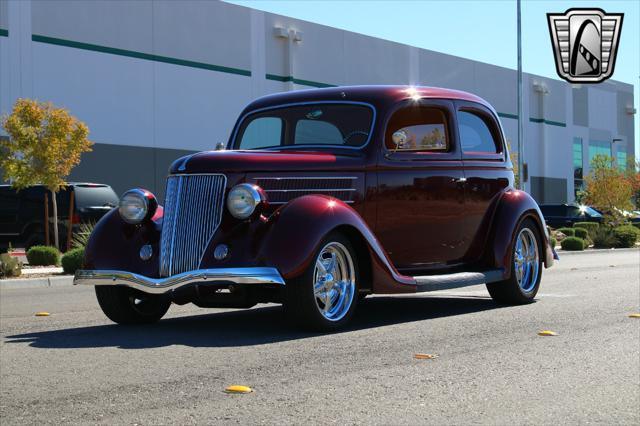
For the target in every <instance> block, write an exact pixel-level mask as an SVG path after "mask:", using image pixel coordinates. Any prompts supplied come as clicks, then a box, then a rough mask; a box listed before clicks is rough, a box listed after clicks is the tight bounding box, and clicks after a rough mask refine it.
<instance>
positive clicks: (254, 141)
mask: <svg viewBox="0 0 640 426" xmlns="http://www.w3.org/2000/svg"><path fill="white" fill-rule="evenodd" d="M281 140H282V120H281V119H280V118H277V117H260V118H256V119H255V120H253V121H251V123H249V125H248V126H247V128H246V129H244V133H243V134H242V142H241V143H240V145H241V146H242V149H258V148H268V147H273V146H280V144H281V143H280V141H281Z"/></svg>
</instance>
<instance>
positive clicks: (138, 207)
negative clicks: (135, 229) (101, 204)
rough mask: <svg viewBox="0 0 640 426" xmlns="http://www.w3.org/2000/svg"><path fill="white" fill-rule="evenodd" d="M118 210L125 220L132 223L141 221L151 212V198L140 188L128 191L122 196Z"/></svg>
mask: <svg viewBox="0 0 640 426" xmlns="http://www.w3.org/2000/svg"><path fill="white" fill-rule="evenodd" d="M118 211H119V212H120V216H121V217H122V219H123V220H124V221H125V222H127V223H131V224H137V223H140V222H142V221H143V220H144V219H145V218H146V217H147V214H148V213H149V198H148V197H147V194H145V192H144V191H142V190H140V189H132V190H130V191H127V192H125V193H124V195H123V196H122V198H120V205H119V207H118Z"/></svg>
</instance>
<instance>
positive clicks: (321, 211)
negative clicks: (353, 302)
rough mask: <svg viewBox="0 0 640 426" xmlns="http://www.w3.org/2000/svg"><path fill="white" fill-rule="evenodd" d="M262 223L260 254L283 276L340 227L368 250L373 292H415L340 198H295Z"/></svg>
mask: <svg viewBox="0 0 640 426" xmlns="http://www.w3.org/2000/svg"><path fill="white" fill-rule="evenodd" d="M266 225H267V227H268V230H267V231H266V232H265V234H264V237H263V240H262V244H261V248H260V257H261V258H262V259H263V261H264V263H265V264H267V265H271V266H274V267H276V268H278V270H279V271H280V273H281V274H282V276H283V277H284V278H285V279H291V278H295V277H298V276H300V275H301V274H302V273H303V272H304V271H305V270H306V269H307V268H308V267H309V265H310V264H311V263H312V262H313V261H314V260H315V259H314V256H315V254H316V252H317V251H318V249H319V248H320V247H319V246H320V243H321V242H322V239H323V238H324V237H325V236H326V235H327V234H329V233H330V232H331V231H333V230H336V229H344V230H349V231H351V233H352V234H353V232H354V231H355V232H357V234H354V235H357V237H359V238H361V239H362V241H363V242H364V244H365V245H366V248H367V249H368V255H369V259H370V266H371V271H370V272H371V276H370V278H371V280H372V283H367V284H368V285H371V286H372V290H373V291H374V292H376V293H399V292H414V291H415V280H413V279H412V278H411V277H407V276H404V275H402V274H400V273H399V272H398V271H397V270H396V269H395V268H394V266H393V265H392V264H391V261H390V260H389V258H388V257H387V256H386V254H385V251H384V250H383V249H382V247H381V245H380V243H379V242H378V240H377V239H376V238H375V236H374V235H373V232H372V231H371V229H369V227H368V226H367V224H366V223H365V221H364V219H362V217H361V216H360V215H359V214H358V213H357V212H356V211H355V210H354V209H353V208H351V206H349V205H348V204H346V203H344V202H343V201H341V200H338V199H336V198H333V197H330V196H326V195H319V194H314V195H305V196H302V197H298V198H296V199H294V200H292V201H290V202H289V203H287V204H286V205H284V206H282V207H281V208H280V209H278V210H277V211H276V212H275V213H274V214H273V215H272V216H271V217H270V218H269V219H268V221H267V223H266ZM352 242H353V241H352ZM358 254H359V255H363V254H364V253H358Z"/></svg>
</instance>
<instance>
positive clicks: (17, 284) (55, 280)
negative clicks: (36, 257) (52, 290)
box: [0, 275, 73, 290]
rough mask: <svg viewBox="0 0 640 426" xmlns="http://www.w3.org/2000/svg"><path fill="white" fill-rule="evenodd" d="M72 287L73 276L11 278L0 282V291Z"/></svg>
mask: <svg viewBox="0 0 640 426" xmlns="http://www.w3.org/2000/svg"><path fill="white" fill-rule="evenodd" d="M68 285H73V275H64V276H58V277H40V278H12V279H7V280H0V289H2V290H5V289H13V288H38V287H64V286H68Z"/></svg>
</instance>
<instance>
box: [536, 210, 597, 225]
mask: <svg viewBox="0 0 640 426" xmlns="http://www.w3.org/2000/svg"><path fill="white" fill-rule="evenodd" d="M540 210H541V211H542V214H543V215H544V220H545V222H546V223H547V225H548V226H550V227H552V228H554V229H557V228H562V227H563V226H569V227H571V226H573V224H574V223H576V222H598V223H600V222H602V214H600V212H599V211H597V210H596V209H594V208H592V207H589V206H579V205H576V204H541V205H540Z"/></svg>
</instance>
